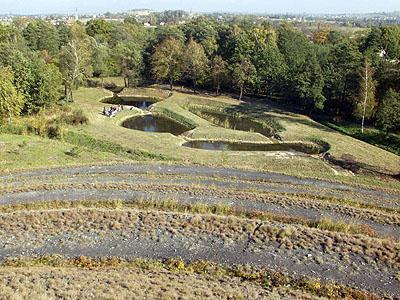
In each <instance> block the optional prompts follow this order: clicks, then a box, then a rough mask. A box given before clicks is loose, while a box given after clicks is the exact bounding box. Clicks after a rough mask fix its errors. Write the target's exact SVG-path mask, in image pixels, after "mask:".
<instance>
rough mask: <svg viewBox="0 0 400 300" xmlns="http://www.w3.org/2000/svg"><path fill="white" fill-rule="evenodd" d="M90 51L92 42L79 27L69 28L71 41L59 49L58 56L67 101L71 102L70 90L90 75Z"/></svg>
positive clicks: (75, 25) (76, 25) (77, 25)
mask: <svg viewBox="0 0 400 300" xmlns="http://www.w3.org/2000/svg"><path fill="white" fill-rule="evenodd" d="M92 51H93V40H91V39H90V38H89V36H88V35H87V34H86V32H85V29H84V28H83V27H82V26H81V25H79V24H74V25H73V26H72V28H71V39H70V41H69V43H68V44H67V45H66V46H64V47H63V48H62V49H61V54H60V69H61V72H62V78H63V83H64V94H65V99H66V100H67V101H73V96H72V90H73V89H74V88H76V87H78V86H79V85H80V84H82V82H83V80H84V79H85V78H87V77H90V76H91V75H92V65H91V58H92Z"/></svg>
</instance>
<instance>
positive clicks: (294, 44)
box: [278, 24, 325, 108]
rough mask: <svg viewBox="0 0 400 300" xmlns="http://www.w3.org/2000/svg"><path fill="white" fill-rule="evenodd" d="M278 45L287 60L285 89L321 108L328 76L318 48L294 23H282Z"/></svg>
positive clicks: (283, 86)
mask: <svg viewBox="0 0 400 300" xmlns="http://www.w3.org/2000/svg"><path fill="white" fill-rule="evenodd" d="M278 47H279V50H280V51H281V53H282V54H283V56H284V58H285V61H286V64H287V67H288V68H287V70H288V71H287V74H286V79H285V80H284V84H283V85H282V92H283V94H284V95H285V96H286V97H287V98H288V99H291V98H292V99H294V100H300V102H301V103H302V104H306V105H307V106H309V105H310V106H314V107H318V108H321V107H322V106H323V103H324V100H325V97H324V96H323V94H322V90H323V86H324V80H323V75H322V70H321V67H320V65H319V62H318V59H317V55H316V48H315V47H314V46H313V44H312V43H311V42H310V41H309V40H308V39H307V37H306V36H305V35H304V34H303V33H302V32H300V31H299V30H297V29H295V28H294V27H293V26H292V25H289V24H282V25H281V26H280V28H279V30H278Z"/></svg>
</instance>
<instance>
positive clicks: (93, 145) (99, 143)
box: [63, 131, 174, 161]
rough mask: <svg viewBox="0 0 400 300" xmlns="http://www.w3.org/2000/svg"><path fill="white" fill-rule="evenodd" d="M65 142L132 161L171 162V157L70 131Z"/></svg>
mask: <svg viewBox="0 0 400 300" xmlns="http://www.w3.org/2000/svg"><path fill="white" fill-rule="evenodd" d="M63 138H64V140H65V141H66V142H68V143H70V144H73V145H76V146H79V147H85V148H89V149H92V150H96V151H102V152H109V153H113V154H116V155H121V156H123V157H127V158H129V159H132V160H158V161H171V160H174V159H173V158H171V157H167V156H164V155H162V154H157V153H151V152H147V151H143V150H138V149H129V148H127V147H123V146H121V145H119V144H117V143H113V142H111V141H103V140H100V139H96V138H94V137H91V136H89V135H87V134H85V133H78V132H74V131H68V132H66V133H65V134H64V136H63Z"/></svg>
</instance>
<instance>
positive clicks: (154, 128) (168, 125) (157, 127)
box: [122, 115, 190, 135]
mask: <svg viewBox="0 0 400 300" xmlns="http://www.w3.org/2000/svg"><path fill="white" fill-rule="evenodd" d="M122 126H123V127H125V128H129V129H134V130H140V131H145V132H169V133H172V134H173V135H181V134H182V133H184V132H186V131H188V130H190V128H187V127H186V126H183V125H181V124H180V123H178V122H175V121H174V120H171V119H169V118H166V117H163V116H159V115H144V116H137V117H133V118H129V119H127V120H125V121H124V122H123V123H122Z"/></svg>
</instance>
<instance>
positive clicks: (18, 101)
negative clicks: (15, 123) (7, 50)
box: [0, 67, 24, 122]
mask: <svg viewBox="0 0 400 300" xmlns="http://www.w3.org/2000/svg"><path fill="white" fill-rule="evenodd" d="M13 82H14V74H13V72H12V70H11V68H4V67H1V68H0V121H4V120H6V119H8V121H9V122H11V120H12V117H14V116H18V115H19V114H20V113H21V110H22V107H23V106H24V97H23V96H22V95H21V94H20V93H19V92H18V90H17V89H16V88H15V86H14V85H13Z"/></svg>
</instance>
